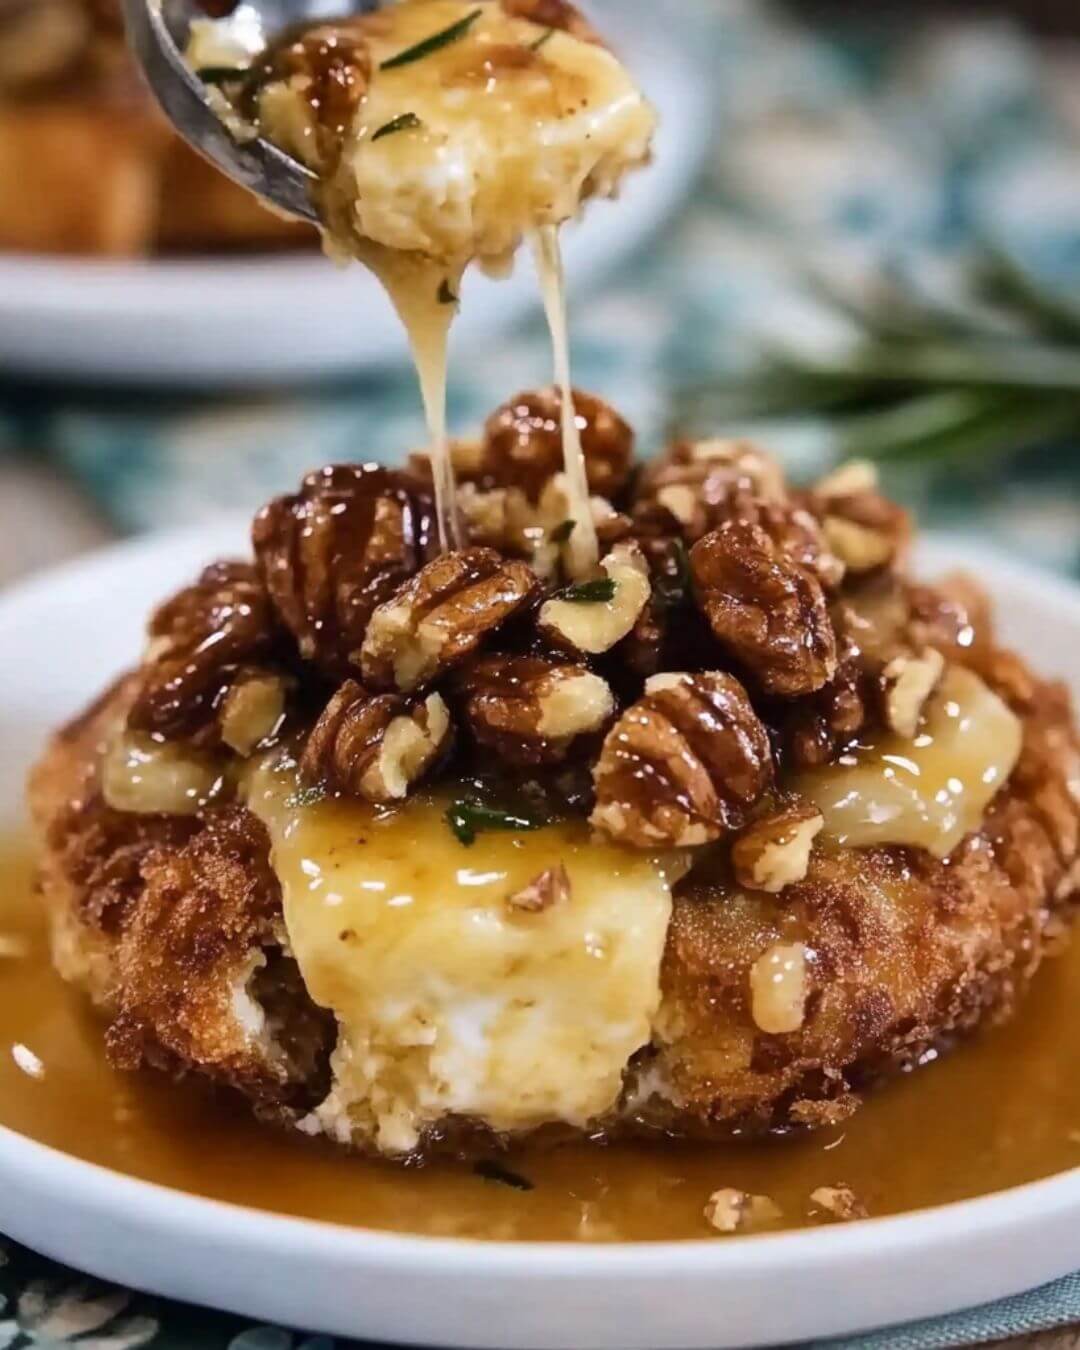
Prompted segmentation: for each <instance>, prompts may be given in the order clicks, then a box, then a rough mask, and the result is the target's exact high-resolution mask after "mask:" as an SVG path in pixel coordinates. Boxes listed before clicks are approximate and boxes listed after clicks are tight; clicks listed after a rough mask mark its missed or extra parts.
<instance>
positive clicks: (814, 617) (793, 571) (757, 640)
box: [690, 521, 837, 698]
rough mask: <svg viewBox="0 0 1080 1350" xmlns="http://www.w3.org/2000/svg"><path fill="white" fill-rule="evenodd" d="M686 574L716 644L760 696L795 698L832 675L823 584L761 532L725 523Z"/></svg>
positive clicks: (695, 554)
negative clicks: (740, 668)
mask: <svg viewBox="0 0 1080 1350" xmlns="http://www.w3.org/2000/svg"><path fill="white" fill-rule="evenodd" d="M690 570H691V574H692V577H693V581H694V591H695V595H696V597H697V600H698V603H699V605H700V606H701V608H702V610H703V611H704V613H705V615H706V617H707V618H708V620H709V623H710V625H711V626H712V630H713V632H714V633H715V635H716V637H717V638H718V639H719V640H720V642H721V643H722V644H723V645H724V646H725V647H727V648H728V650H729V651H730V652H731V653H732V654H733V655H734V656H735V657H736V658H737V659H738V660H739V661H740V662H742V664H743V665H744V666H745V667H746V668H747V669H748V670H749V671H750V672H751V673H752V674H753V676H754V678H755V679H756V680H757V682H758V683H759V684H760V685H761V687H762V688H763V689H764V690H765V691H766V692H768V693H771V694H778V695H780V696H781V697H783V698H798V697H801V696H802V695H805V694H812V693H813V692H814V691H815V690H818V689H821V688H822V687H823V686H824V685H825V684H827V683H828V681H829V680H831V679H832V677H833V676H834V675H835V674H836V667H837V644H836V634H835V632H834V631H833V626H832V622H831V620H830V618H829V612H828V609H827V608H826V604H825V596H824V592H823V591H822V588H821V582H820V581H819V580H818V578H817V577H816V576H815V575H814V574H813V573H812V572H810V571H809V570H808V569H807V568H805V567H803V566H801V565H800V564H799V563H797V562H793V561H792V560H791V559H790V558H789V557H788V556H787V555H786V554H785V553H784V552H783V551H782V550H781V549H780V548H779V547H778V546H777V544H776V543H775V542H774V541H773V539H772V538H771V537H770V536H769V535H768V534H767V533H766V531H765V530H763V529H762V528H761V527H760V526H759V525H748V524H744V523H742V522H741V521H728V522H727V523H726V524H724V525H721V526H720V527H719V529H716V530H714V531H713V532H712V533H711V534H707V535H706V536H705V537H704V538H703V539H699V540H698V542H697V543H696V544H695V545H694V547H693V548H692V549H691V551H690Z"/></svg>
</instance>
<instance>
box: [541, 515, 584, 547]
mask: <svg viewBox="0 0 1080 1350" xmlns="http://www.w3.org/2000/svg"><path fill="white" fill-rule="evenodd" d="M576 524H577V521H576V520H564V521H563V523H562V524H561V525H556V526H555V528H554V529H553V530H552V531H551V534H550V535H549V536H548V538H549V539H550V540H551V542H552V543H553V544H565V543H566V541H567V540H568V539H569V538H570V536H571V535H572V534H573V533H574V526H575V525H576Z"/></svg>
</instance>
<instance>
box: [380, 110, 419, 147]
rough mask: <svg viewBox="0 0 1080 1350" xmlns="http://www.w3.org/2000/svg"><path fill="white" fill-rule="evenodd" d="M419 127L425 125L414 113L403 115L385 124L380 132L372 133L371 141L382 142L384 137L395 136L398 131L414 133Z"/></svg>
mask: <svg viewBox="0 0 1080 1350" xmlns="http://www.w3.org/2000/svg"><path fill="white" fill-rule="evenodd" d="M419 126H423V123H422V122H421V121H420V119H419V117H417V115H416V114H415V113H414V112H405V113H401V114H400V115H399V116H398V117H394V118H392V119H391V120H390V121H389V122H384V123H383V125H382V126H381V127H380V128H379V129H378V131H375V132H372V135H371V139H372V140H373V141H381V140H382V138H383V137H384V136H393V135H394V133H395V132H397V131H412V130H414V129H415V128H416V127H419Z"/></svg>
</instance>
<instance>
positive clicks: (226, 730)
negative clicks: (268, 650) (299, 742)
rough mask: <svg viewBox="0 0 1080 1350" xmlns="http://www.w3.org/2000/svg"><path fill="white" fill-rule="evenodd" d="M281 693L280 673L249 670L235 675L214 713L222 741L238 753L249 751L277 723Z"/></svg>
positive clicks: (281, 713)
mask: <svg viewBox="0 0 1080 1350" xmlns="http://www.w3.org/2000/svg"><path fill="white" fill-rule="evenodd" d="M285 693H286V690H285V681H284V679H283V678H282V677H281V676H280V675H268V674H263V673H261V672H259V671H252V672H248V673H244V674H241V675H240V676H238V677H237V679H236V680H234V681H233V683H232V685H231V686H230V688H229V691H228V693H227V694H226V695H225V698H224V701H223V702H222V705H221V711H220V713H219V714H218V721H219V723H220V726H221V739H222V742H223V743H224V744H225V745H227V746H228V747H229V749H230V750H235V751H236V753H237V754H238V755H250V754H251V752H252V751H253V750H254V749H255V748H256V746H258V745H260V744H261V743H262V742H263V741H266V740H268V739H269V738H270V737H271V736H272V735H273V734H274V732H275V731H276V730H277V729H278V727H279V726H280V725H281V719H282V718H283V717H284V715H285Z"/></svg>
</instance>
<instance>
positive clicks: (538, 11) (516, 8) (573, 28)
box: [502, 0, 603, 46]
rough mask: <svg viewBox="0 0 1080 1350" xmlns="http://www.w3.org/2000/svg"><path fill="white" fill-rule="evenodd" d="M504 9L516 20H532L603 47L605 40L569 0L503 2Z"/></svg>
mask: <svg viewBox="0 0 1080 1350" xmlns="http://www.w3.org/2000/svg"><path fill="white" fill-rule="evenodd" d="M502 7H503V9H504V10H505V11H506V12H507V14H509V15H511V16H512V17H514V18H516V19H530V20H531V21H532V22H533V23H539V24H542V25H543V26H544V27H545V28H559V29H561V30H562V31H563V32H566V33H569V34H570V35H571V36H572V37H576V38H581V40H582V41H583V42H595V43H597V44H599V45H600V46H603V39H602V38H601V37H600V35H599V33H597V31H596V29H595V28H594V27H593V26H592V24H590V23H589V21H588V20H587V19H586V18H585V16H584V15H583V14H582V13H581V11H580V10H579V9H577V7H576V6H574V5H572V4H570V3H569V0H502Z"/></svg>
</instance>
